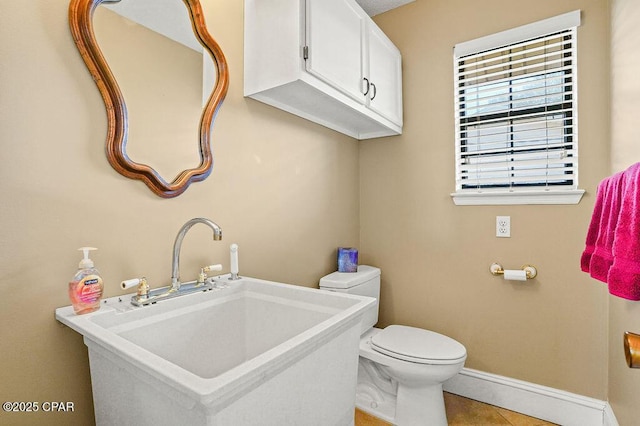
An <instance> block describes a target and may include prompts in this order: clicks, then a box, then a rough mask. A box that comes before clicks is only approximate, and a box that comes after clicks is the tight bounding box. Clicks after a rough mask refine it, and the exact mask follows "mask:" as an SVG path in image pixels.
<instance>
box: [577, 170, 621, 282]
mask: <svg viewBox="0 0 640 426" xmlns="http://www.w3.org/2000/svg"><path fill="white" fill-rule="evenodd" d="M623 180H624V173H622V172H620V173H616V174H615V175H613V176H611V177H609V178H607V179H605V181H603V183H601V185H602V186H603V188H602V189H604V190H605V191H604V193H603V194H602V199H601V203H602V214H601V217H600V223H599V225H598V237H597V238H596V242H595V244H594V246H593V252H592V254H591V257H590V259H589V269H588V271H589V274H590V275H591V276H592V277H593V278H595V279H597V280H599V281H602V282H605V283H606V282H607V276H608V274H609V268H611V265H612V264H613V242H614V238H615V231H616V228H617V225H618V215H619V213H620V206H621V201H622V190H623V186H624V185H623ZM598 197H600V194H598ZM596 204H598V202H597V201H596ZM594 213H595V212H594ZM586 250H588V248H587V249H585V251H586Z"/></svg>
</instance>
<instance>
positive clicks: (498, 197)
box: [451, 10, 585, 205]
mask: <svg viewBox="0 0 640 426" xmlns="http://www.w3.org/2000/svg"><path fill="white" fill-rule="evenodd" d="M579 25H580V11H579V10H576V11H573V12H569V13H566V14H563V15H559V16H555V17H553V18H549V19H545V20H543V21H538V22H534V23H532V24H529V25H524V26H521V27H518V28H514V29H511V30H507V31H503V32H501V33H497V34H492V35H489V36H486V37H482V38H479V39H475V40H471V41H468V42H465V43H460V44H457V45H456V46H455V48H454V55H453V60H454V76H455V81H454V96H455V98H454V100H455V102H456V111H455V121H456V123H455V132H456V133H455V141H456V144H455V149H456V153H455V156H456V170H455V177H456V191H455V192H454V193H452V194H451V197H452V199H453V201H454V203H455V204H456V205H506V204H577V203H579V202H580V199H581V198H582V195H583V194H584V192H585V191H584V190H581V189H578V152H577V149H578V137H577V136H578V117H577V63H576V56H575V55H574V56H572V60H573V64H572V67H571V71H570V78H571V80H570V84H571V86H572V89H573V93H572V94H571V96H572V99H571V100H570V101H569V103H570V104H571V107H572V108H571V109H570V110H569V111H570V113H571V117H570V118H567V116H566V115H563V116H562V117H561V118H560V119H561V120H563V121H567V120H569V121H571V125H570V126H569V129H570V131H569V133H567V134H564V133H563V134H562V140H563V144H564V145H569V146H571V147H572V148H571V152H572V154H571V157H572V163H573V168H574V169H575V173H574V176H573V179H572V182H571V184H564V185H546V186H545V185H544V184H541V185H536V184H531V183H528V184H525V185H522V186H518V185H516V186H514V185H513V184H509V185H507V186H505V185H499V186H493V187H491V186H482V187H478V186H473V187H471V188H464V186H463V184H462V182H463V180H464V179H463V173H462V171H461V164H462V161H463V159H464V158H466V157H469V155H468V153H467V154H465V151H464V148H465V145H464V143H463V142H462V139H464V138H465V137H466V135H463V133H462V129H463V126H464V124H463V123H464V122H465V121H467V127H464V128H465V129H467V128H468V122H469V117H467V118H465V117H464V115H463V113H462V112H461V111H460V110H459V107H458V106H457V105H458V98H459V97H460V86H459V81H458V68H459V62H460V61H461V59H462V58H464V57H469V56H470V55H474V54H480V53H483V52H484V53H483V54H485V53H486V52H490V51H493V50H496V51H498V50H502V49H503V48H505V47H508V46H511V45H514V44H518V43H521V42H525V41H528V40H538V39H544V38H545V37H546V36H549V35H552V34H557V33H562V32H565V31H568V30H572V32H571V35H572V38H571V43H573V44H574V46H575V43H576V42H577V40H576V39H577V30H576V28H577V27H578V26H579ZM574 48H575V47H574ZM562 72H563V73H565V75H566V71H562ZM545 78H547V77H546V75H545ZM559 78H561V79H562V81H563V83H562V84H563V91H561V92H558V94H559V95H561V99H560V101H559V102H547V103H545V104H544V108H545V110H544V113H545V114H550V113H549V110H548V109H546V107H547V106H548V105H563V104H566V103H567V102H566V97H565V92H564V90H565V89H566V84H567V83H566V81H565V78H566V77H565V76H562V75H560V76H559ZM515 80H516V78H515V77H514V80H510V79H509V80H507V81H506V83H507V84H506V87H508V88H509V95H508V96H507V97H508V98H509V99H510V101H509V103H510V107H511V106H512V105H511V103H512V93H511V90H512V86H513V84H514V81H515ZM489 84H492V83H491V82H489V83H488V85H489ZM545 90H546V87H545ZM546 96H547V93H546V92H545V97H546ZM469 103H471V102H469ZM565 106H566V105H565ZM510 107H509V108H508V109H507V111H506V112H499V113H494V112H487V113H483V114H480V113H478V114H476V115H474V116H473V117H474V118H475V119H477V118H478V117H480V116H490V115H495V118H500V117H502V118H503V120H504V121H505V123H508V124H505V126H512V125H513V122H514V120H515V121H518V122H524V120H523V119H522V118H517V117H515V118H514V116H512V115H511V111H512V110H511V108H510ZM537 108H539V106H532V107H530V108H529V110H530V111H529V112H530V113H533V112H534V110H535V109H537ZM478 109H479V108H478ZM563 114H564V110H563ZM565 124H566V123H563V126H562V128H563V129H565V127H566V126H565ZM563 131H564V130H563ZM510 137H511V136H510ZM507 151H508V150H507V149H505V155H507ZM471 158H472V159H476V160H477V159H479V158H480V157H478V156H471ZM547 161H548V160H547ZM565 166H566V165H565ZM561 168H562V167H561ZM496 179H497V178H496Z"/></svg>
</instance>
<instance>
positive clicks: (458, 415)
mask: <svg viewBox="0 0 640 426" xmlns="http://www.w3.org/2000/svg"><path fill="white" fill-rule="evenodd" d="M444 404H445V407H446V409H447V419H448V420H449V425H450V426H451V425H454V426H551V425H554V423H549V422H545V421H544V420H540V419H535V418H533V417H527V416H525V415H523V414H520V413H516V412H514V411H509V410H505V409H504V408H499V407H494V406H493V405H489V404H483V403H481V402H478V401H474V400H472V399H468V398H463V397H461V396H458V395H453V394H450V393H447V392H445V394H444ZM355 426H389V423H387V422H385V421H382V420H380V419H378V418H375V417H372V416H370V415H368V414H367V413H363V412H362V411H359V410H356V421H355Z"/></svg>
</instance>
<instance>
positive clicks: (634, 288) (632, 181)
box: [607, 163, 640, 300]
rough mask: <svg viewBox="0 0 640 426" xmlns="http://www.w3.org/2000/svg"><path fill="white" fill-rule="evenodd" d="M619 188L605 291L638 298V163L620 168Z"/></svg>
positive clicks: (639, 229)
mask: <svg viewBox="0 0 640 426" xmlns="http://www.w3.org/2000/svg"><path fill="white" fill-rule="evenodd" d="M623 189H624V190H623V193H622V200H621V209H620V214H619V216H618V223H617V226H616V229H615V241H614V243H613V251H612V253H613V259H614V260H613V265H612V266H611V268H610V270H609V274H608V277H607V282H608V283H609V293H611V294H613V295H615V296H619V297H622V298H624V299H629V300H640V163H637V164H635V165H633V166H631V167H629V168H628V169H627V170H626V171H625V172H624V188H623Z"/></svg>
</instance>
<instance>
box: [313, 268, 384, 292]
mask: <svg viewBox="0 0 640 426" xmlns="http://www.w3.org/2000/svg"><path fill="white" fill-rule="evenodd" d="M378 276H380V269H379V268H376V267H374V266H368V265H358V272H337V271H336V272H333V273H331V274H329V275H326V276H324V277H322V278H320V288H351V287H355V286H357V285H360V284H362V283H364V282H367V281H369V280H371V279H373V278H376V277H378Z"/></svg>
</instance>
